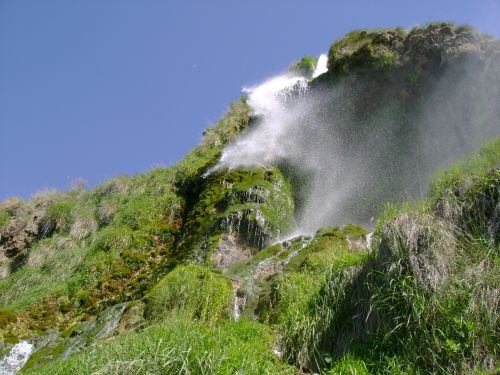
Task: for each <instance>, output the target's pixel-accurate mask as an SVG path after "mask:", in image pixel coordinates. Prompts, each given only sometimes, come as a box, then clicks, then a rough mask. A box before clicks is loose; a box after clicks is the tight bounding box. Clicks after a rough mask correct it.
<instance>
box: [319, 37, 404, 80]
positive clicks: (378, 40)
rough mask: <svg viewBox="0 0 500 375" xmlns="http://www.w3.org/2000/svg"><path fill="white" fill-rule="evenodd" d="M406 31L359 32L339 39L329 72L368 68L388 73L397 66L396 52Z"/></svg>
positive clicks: (330, 58)
mask: <svg viewBox="0 0 500 375" xmlns="http://www.w3.org/2000/svg"><path fill="white" fill-rule="evenodd" d="M404 36H405V32H404V31H403V30H402V29H393V30H375V31H368V30H358V31H353V32H351V33H349V34H347V35H346V36H345V37H344V38H342V39H340V40H337V41H336V42H335V43H333V44H332V46H331V47H330V51H329V53H328V70H329V71H331V72H335V73H338V74H344V73H348V72H349V71H363V70H366V69H379V70H387V69H390V68H392V67H393V66H394V65H396V64H397V63H398V60H399V54H398V53H397V52H396V51H395V50H394V48H395V47H396V46H397V45H398V44H402V41H403V39H404Z"/></svg>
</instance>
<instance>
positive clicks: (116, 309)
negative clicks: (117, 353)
mask: <svg viewBox="0 0 500 375" xmlns="http://www.w3.org/2000/svg"><path fill="white" fill-rule="evenodd" d="M126 307H127V303H126V302H125V303H119V304H116V305H114V306H111V307H109V308H107V309H106V310H104V311H103V312H102V313H101V315H99V317H98V318H97V319H96V320H95V321H93V322H92V323H90V324H89V325H88V326H87V327H86V328H85V330H84V331H83V332H82V333H81V334H80V335H78V337H77V339H76V341H75V342H74V343H73V345H71V346H70V347H69V348H68V349H66V350H65V351H64V353H63V354H62V356H63V358H68V357H69V356H70V355H71V354H72V353H74V352H76V351H79V350H81V349H83V348H85V347H87V346H88V345H90V344H92V343H93V342H95V341H97V340H99V339H101V338H103V337H105V336H106V335H108V334H109V333H110V332H111V331H113V330H114V329H115V328H116V327H117V326H118V323H120V319H121V318H122V315H123V312H124V311H125V309H126Z"/></svg>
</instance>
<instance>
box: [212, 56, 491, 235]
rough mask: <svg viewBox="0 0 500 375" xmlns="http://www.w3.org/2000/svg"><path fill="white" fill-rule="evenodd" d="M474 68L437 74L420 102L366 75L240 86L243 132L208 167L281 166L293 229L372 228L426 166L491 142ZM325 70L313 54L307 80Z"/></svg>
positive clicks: (422, 177)
mask: <svg viewBox="0 0 500 375" xmlns="http://www.w3.org/2000/svg"><path fill="white" fill-rule="evenodd" d="M477 67H478V66H477V65H472V66H469V65H467V62H464V63H463V64H462V65H461V68H460V69H458V68H457V67H455V68H454V69H451V70H449V71H444V72H443V73H442V75H441V76H440V79H439V80H437V81H432V82H429V83H428V86H426V87H425V90H427V91H426V96H425V100H423V99H420V100H414V98H413V97H409V98H405V97H404V96H402V95H401V92H405V90H408V87H407V84H406V83H404V81H400V82H399V81H398V82H399V83H397V84H394V85H392V86H390V87H389V86H384V85H385V83H384V82H385V81H383V80H380V81H377V80H376V77H375V78H373V77H371V76H370V77H368V76H362V75H352V77H349V79H345V80H342V79H338V80H326V81H325V80H323V81H322V82H317V83H314V84H311V83H310V82H309V81H308V80H307V79H306V78H304V77H301V76H294V75H290V74H283V75H280V76H277V77H275V78H272V79H269V80H266V81H265V82H263V83H262V84H260V85H257V86H254V87H250V88H247V89H244V92H245V93H246V94H247V95H248V104H249V105H250V107H251V109H252V112H251V115H252V116H253V119H254V122H253V126H252V127H251V128H250V129H248V130H247V131H246V132H245V133H243V134H241V135H240V136H239V138H238V139H236V141H234V142H233V143H231V144H229V145H227V146H226V148H225V149H224V150H223V153H222V156H221V158H220V161H219V163H218V164H217V165H216V166H215V167H214V170H217V169H223V168H229V169H234V168H238V167H251V166H259V165H269V164H275V165H278V166H285V169H286V170H287V171H288V172H290V171H291V177H292V178H294V179H295V181H294V183H295V184H296V186H295V192H296V193H297V197H296V198H297V199H296V204H297V207H296V213H297V216H298V217H297V222H298V225H299V228H298V233H303V234H307V233H311V232H313V231H315V230H316V229H317V228H319V227H323V226H328V225H342V224H348V223H354V224H358V225H364V226H372V225H373V221H372V218H373V217H375V216H377V215H378V214H379V212H380V210H381V207H382V206H383V204H384V203H385V202H398V201H403V200H411V199H413V198H421V197H422V195H423V194H425V193H426V190H427V186H428V184H429V181H430V179H431V178H432V176H433V175H434V174H435V172H436V169H438V168H446V167H448V166H449V165H450V164H451V163H453V162H454V161H455V160H457V159H458V158H461V157H463V156H464V155H467V153H468V152H470V151H472V150H473V149H475V148H477V147H478V146H479V145H480V144H481V142H483V141H485V140H488V139H490V138H492V137H494V136H498V125H497V122H496V121H497V120H496V119H497V117H498V115H497V113H496V112H495V111H497V109H496V108H497V106H495V105H493V104H492V101H493V99H492V97H491V95H489V91H492V90H493V88H490V89H489V90H486V89H484V87H485V85H487V84H488V82H484V81H482V80H481V79H480V78H481V75H480V74H478V72H477ZM479 68H480V66H479ZM475 69H476V70H475ZM480 69H481V68H480ZM326 71H327V56H326V55H321V56H320V58H319V59H318V61H317V66H316V69H315V70H314V73H313V77H317V76H319V75H321V74H323V73H324V72H326ZM374 74H375V73H374ZM394 74H399V73H397V72H396V73H394ZM313 79H314V78H313ZM380 85H382V86H380ZM381 87H382V88H385V89H384V90H381ZM421 90H423V89H422V88H421ZM493 97H494V96H493ZM471 115H474V116H476V117H475V118H471ZM477 118H479V120H480V121H479V120H477ZM283 235H284V236H286V235H287V234H286V233H284V234H283Z"/></svg>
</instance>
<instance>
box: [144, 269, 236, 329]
mask: <svg viewBox="0 0 500 375" xmlns="http://www.w3.org/2000/svg"><path fill="white" fill-rule="evenodd" d="M231 289H232V288H231V283H230V282H229V280H227V279H225V278H224V277H222V276H221V275H220V274H217V273H215V272H212V271H210V270H208V269H206V268H203V267H200V266H195V265H188V266H180V267H177V268H176V269H175V270H173V271H172V272H170V273H169V274H168V275H167V276H165V277H164V278H163V279H162V280H161V281H160V282H159V283H158V284H156V285H155V287H154V288H153V289H152V290H151V291H150V292H149V293H148V294H147V296H146V301H147V302H146V310H145V317H146V319H148V320H150V321H153V322H162V321H167V320H169V319H172V317H176V316H178V317H182V318H183V319H189V320H192V321H200V322H203V323H206V324H207V325H212V324H215V323H217V322H220V321H223V320H224V319H227V318H228V315H229V303H230V300H231Z"/></svg>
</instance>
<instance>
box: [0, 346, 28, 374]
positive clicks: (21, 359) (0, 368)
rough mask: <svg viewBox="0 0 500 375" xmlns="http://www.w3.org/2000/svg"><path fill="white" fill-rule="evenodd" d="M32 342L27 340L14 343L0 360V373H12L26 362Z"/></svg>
mask: <svg viewBox="0 0 500 375" xmlns="http://www.w3.org/2000/svg"><path fill="white" fill-rule="evenodd" d="M33 348H34V346H33V344H30V343H29V342H27V341H20V342H18V343H17V344H16V345H14V346H13V347H12V349H11V351H10V353H9V355H8V356H6V357H5V358H4V359H3V360H1V361H0V375H14V374H16V373H17V372H18V371H19V370H21V368H22V367H23V366H24V365H25V364H26V362H27V361H28V359H29V357H30V355H31V353H32V352H33Z"/></svg>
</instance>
